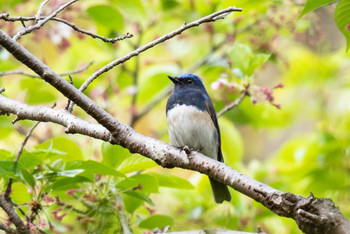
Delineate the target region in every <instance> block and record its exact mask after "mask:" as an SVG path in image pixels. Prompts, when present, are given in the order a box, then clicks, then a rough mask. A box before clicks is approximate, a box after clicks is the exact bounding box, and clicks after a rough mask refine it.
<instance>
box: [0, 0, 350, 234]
mask: <svg viewBox="0 0 350 234" xmlns="http://www.w3.org/2000/svg"><path fill="white" fill-rule="evenodd" d="M40 3H41V1H39V0H29V1H23V0H16V1H12V0H11V1H9V0H2V1H1V2H0V9H1V11H2V12H8V13H10V16H13V17H14V16H34V15H35V14H36V12H37V10H38V8H39V5H40ZM62 3H63V1H58V0H57V1H55V0H53V1H49V2H48V3H47V5H46V6H45V7H44V9H43V14H44V15H48V14H49V13H50V12H52V11H53V10H54V9H56V8H57V6H59V5H60V4H62ZM230 5H235V6H237V7H240V8H243V11H242V12H236V13H232V14H230V15H228V16H227V17H226V18H225V19H223V20H218V21H216V22H214V23H210V24H205V25H201V26H200V27H196V28H192V29H189V30H187V31H185V32H184V33H183V34H181V35H180V36H177V37H175V38H173V39H171V40H169V41H167V42H165V43H162V44H160V45H158V46H156V47H154V48H151V49H149V50H148V51H146V52H144V53H142V54H141V55H139V56H138V57H135V58H132V59H131V60H129V61H127V62H126V63H124V64H123V65H119V66H118V67H116V68H114V69H112V70H111V71H109V72H108V73H105V74H103V75H102V76H101V77H100V78H98V79H97V80H96V81H94V82H93V83H92V84H91V85H90V86H89V88H88V89H87V90H86V91H85V93H86V94H87V95H88V96H89V97H90V98H92V99H93V100H95V101H96V102H97V103H98V104H99V105H100V106H101V107H103V108H104V109H106V110H107V111H108V112H110V113H111V114H113V116H115V117H116V118H117V119H118V120H119V121H121V122H123V123H125V124H130V123H131V124H132V126H133V127H134V128H135V129H136V130H137V131H138V132H140V133H142V134H144V135H146V136H150V137H154V138H157V139H160V140H162V141H165V142H169V140H168V135H167V126H166V116H165V105H166V99H167V96H164V95H163V93H166V92H167V90H169V87H171V82H170V81H169V80H168V79H167V77H166V76H167V75H179V74H182V73H185V72H189V71H191V72H193V73H195V74H198V75H199V76H200V77H202V79H203V82H204V84H205V86H206V88H207V91H208V93H209V95H210V96H211V97H212V100H213V102H214V105H215V108H216V110H217V112H218V111H219V110H221V109H222V108H223V107H224V106H225V105H227V104H229V103H231V102H232V101H234V100H235V99H236V98H237V97H239V96H240V95H241V94H240V92H241V91H242V90H243V89H244V86H245V85H247V84H249V92H250V94H251V96H250V97H246V98H245V99H244V100H243V102H242V103H241V104H240V105H239V106H238V107H236V108H234V109H233V110H231V111H229V112H227V113H225V114H224V115H223V116H221V117H220V118H219V125H220V128H221V135H222V136H221V138H222V150H223V153H224V158H225V162H226V163H227V164H228V165H229V166H231V167H233V168H235V169H237V170H238V171H240V172H242V173H243V174H245V175H247V176H250V177H252V178H254V179H256V180H258V181H261V182H263V183H266V184H268V185H270V186H272V187H274V188H276V189H279V190H282V191H284V192H291V193H295V194H300V195H303V196H308V195H309V194H310V192H313V193H314V195H315V196H316V197H330V198H332V199H333V201H334V202H335V204H336V205H337V206H339V208H340V210H341V212H342V213H343V214H344V215H345V217H347V218H349V217H350V187H349V186H350V179H349V176H350V118H349V114H350V92H349V91H350V58H349V54H347V53H346V41H345V37H344V36H343V35H342V34H341V32H340V31H339V29H338V28H337V26H336V24H335V22H334V20H333V12H334V9H335V7H336V4H330V5H327V6H324V7H321V8H319V9H317V10H315V11H313V12H311V13H308V14H306V15H304V16H303V17H301V18H300V19H298V16H299V15H300V13H301V11H302V9H303V6H304V1H292V0H285V1H283V0H280V1H279V0H269V1H262V0H254V1H248V0H241V1H225V0H222V1H220V0H205V1H203V0H201V1H200V0H191V1H186V0H146V1H141V0H128V1H121V0H104V1H98V0H89V1H79V2H78V3H76V4H74V5H72V6H71V7H69V8H68V9H66V10H65V11H63V12H62V13H60V14H59V17H61V18H63V19H66V20H68V21H71V22H73V23H74V24H76V25H77V26H79V27H80V28H83V29H85V30H88V31H91V32H95V33H97V34H99V35H102V36H105V37H116V36H121V35H124V34H125V33H126V32H130V33H132V34H133V35H134V37H133V38H131V39H126V40H124V41H120V42H117V43H115V44H108V43H105V42H102V41H101V40H98V39H93V38H91V37H88V36H86V35H83V34H81V33H78V32H75V31H73V30H72V29H71V28H69V27H67V26H66V25H64V24H60V23H57V22H49V23H47V24H46V25H45V26H44V27H43V28H41V29H40V30H37V31H35V32H33V33H31V34H29V35H26V36H23V38H21V39H20V40H19V42H20V44H21V45H23V46H24V47H26V48H27V49H28V50H29V51H30V52H31V53H33V54H34V55H35V56H37V57H38V58H39V59H41V60H42V61H44V62H45V63H46V64H47V65H48V66H50V67H51V68H52V69H53V70H54V71H56V72H57V73H63V72H67V71H71V70H74V69H77V68H81V67H84V66H85V65H87V64H88V63H90V62H91V61H94V63H93V64H92V65H91V66H89V67H88V69H86V70H84V71H83V72H81V73H79V74H74V75H72V78H73V81H74V83H73V84H74V85H75V86H76V87H77V88H78V87H80V85H81V84H82V83H83V82H84V81H85V80H86V79H87V78H88V77H89V76H90V75H91V74H92V73H93V72H94V71H96V70H97V69H99V68H100V67H102V66H104V65H106V64H107V63H108V62H110V61H112V60H114V59H116V58H118V57H120V56H123V55H125V54H127V53H128V52H130V51H132V50H134V49H135V48H137V47H139V46H141V45H144V44H146V43H147V42H149V41H152V40H153V39H155V38H157V37H159V36H161V35H163V34H165V33H168V32H170V31H172V30H174V29H176V28H178V27H180V26H181V25H182V24H183V22H191V21H193V20H196V19H198V18H200V17H203V16H205V15H207V14H210V13H213V12H215V11H218V10H221V9H224V8H226V7H228V6H230ZM25 24H27V25H30V24H31V23H30V22H26V23H25ZM20 27H21V23H20V22H16V23H9V22H5V21H0V28H1V30H4V31H6V32H7V33H8V34H10V35H14V34H15V32H16V31H17V30H19V28H20ZM9 70H22V71H24V72H28V73H30V71H29V70H28V69H27V68H26V67H25V66H24V65H22V64H20V63H19V62H17V61H16V60H15V59H14V58H13V57H12V56H10V55H9V53H8V52H7V51H5V50H4V49H1V50H0V71H9ZM65 78H66V79H67V80H69V78H68V77H65ZM0 86H1V87H5V88H6V92H5V93H4V95H5V96H7V97H9V98H12V99H16V100H19V101H22V102H25V103H27V104H29V105H48V106H51V105H52V104H53V103H57V107H56V109H61V108H64V107H65V106H66V104H67V100H66V98H64V97H63V96H62V95H61V94H59V93H58V92H56V91H55V89H54V88H52V87H50V85H48V84H47V83H45V82H43V81H42V80H40V79H39V78H31V77H27V76H23V75H11V76H2V77H1V78H0ZM276 86H278V87H279V88H278V87H277V88H274V87H276ZM162 95H163V96H164V97H163V98H162V99H161V101H159V102H157V104H156V105H155V106H154V107H153V108H152V109H151V110H150V111H149V112H147V114H145V115H143V116H142V117H141V118H139V119H137V121H132V122H131V119H132V118H133V116H135V115H136V114H139V113H141V112H142V111H143V110H144V109H145V108H146V107H147V106H148V105H149V104H150V103H152V102H153V101H154V100H157V99H158V98H159V97H162ZM272 98H273V99H272ZM73 114H74V115H76V116H78V117H81V118H84V119H87V120H90V121H92V119H91V117H88V116H87V115H86V114H85V113H84V112H83V111H82V110H81V109H79V108H78V107H75V109H74V111H73ZM13 119H14V116H13V115H11V116H0V127H1V130H0V131H1V134H0V160H2V164H1V165H5V164H6V163H5V162H8V163H9V162H10V161H11V160H13V158H14V157H15V155H16V154H17V151H18V150H19V148H20V145H21V141H22V139H24V135H25V133H26V132H27V131H28V129H29V128H30V127H31V126H32V124H33V123H32V122H31V121H28V120H24V121H19V122H17V123H16V124H15V125H12V124H11V121H12V120H13ZM90 160H94V161H97V162H94V161H90ZM20 163H21V165H22V166H23V168H25V169H26V170H27V172H28V171H29V172H30V173H29V174H30V175H27V174H26V173H25V172H23V171H22V172H21V171H20V172H18V173H19V174H20V175H21V176H18V175H17V174H16V173H15V174H14V173H12V174H11V173H10V172H9V171H7V170H6V168H5V169H4V167H5V166H0V168H2V170H0V185H1V188H2V189H4V188H5V186H6V183H7V180H8V178H9V177H12V178H15V179H16V182H15V183H14V185H13V193H12V198H13V200H14V201H15V202H17V203H18V204H22V205H21V206H22V207H23V209H24V210H25V211H26V212H27V213H28V214H30V212H31V211H30V201H34V200H35V201H38V202H41V203H42V204H43V209H42V210H41V211H40V214H39V216H40V217H38V218H37V219H36V220H35V222H37V225H39V226H40V227H41V228H42V229H43V230H46V231H48V232H50V230H51V231H52V232H70V233H82V232H97V233H113V232H114V233H118V232H119V231H120V230H121V229H120V225H119V222H116V220H119V219H120V210H122V211H124V208H125V212H124V213H125V214H126V215H127V217H128V223H129V225H130V227H131V228H132V230H133V232H135V233H142V232H144V231H146V230H152V229H154V228H155V227H160V228H161V227H164V226H166V225H170V227H171V228H170V230H171V231H183V230H191V229H199V228H216V227H222V228H227V229H233V230H242V231H249V232H254V231H256V229H257V227H258V226H260V227H261V228H262V230H263V231H265V232H267V233H301V232H300V231H299V229H298V227H297V225H296V224H295V222H294V221H293V220H291V219H287V218H282V217H279V216H277V215H275V214H274V213H272V212H270V211H269V210H267V209H266V208H264V207H263V206H262V205H260V204H258V203H256V202H255V201H253V200H252V199H250V198H247V197H245V196H244V195H242V194H240V193H238V192H236V191H234V190H231V194H232V198H233V199H232V201H231V202H230V203H224V204H222V205H217V204H215V202H214V200H213V198H212V194H211V190H210V186H209V183H208V179H207V177H206V176H203V175H201V174H199V173H196V172H192V171H186V170H183V169H178V168H175V169H163V168H160V167H159V166H157V165H156V164H155V163H154V162H152V161H150V160H148V159H146V158H144V157H142V156H139V155H132V154H130V153H129V152H128V151H127V150H125V149H122V148H121V147H119V146H111V145H109V144H108V143H102V142H101V141H100V140H95V139H92V138H89V137H86V136H81V135H66V134H65V133H64V128H62V127H61V126H58V125H55V124H51V123H42V124H40V125H39V127H38V128H37V129H36V130H35V131H34V133H33V136H32V137H31V139H30V141H29V144H28V145H27V146H26V150H25V151H24V153H23V154H22V156H21V160H20ZM6 165H7V164H6ZM38 165H39V166H38ZM114 169H117V171H118V172H120V173H123V174H118V172H116V171H115V170H114ZM81 170H83V171H81ZM96 174H98V175H100V176H96ZM23 175H24V176H23ZM26 176H27V177H26ZM123 176H126V177H123ZM29 177H30V178H29ZM33 179H34V181H33ZM135 188H136V189H135ZM70 189H74V190H70ZM2 191H3V190H2ZM67 191H70V192H72V191H73V193H74V195H73V196H72V193H69V192H68V193H67ZM55 196H58V197H59V199H60V200H61V201H63V202H64V203H65V204H70V205H73V206H74V207H76V208H77V209H81V210H83V211H84V212H85V213H77V212H75V211H74V210H72V209H71V208H69V207H67V206H62V205H61V206H60V205H58V204H56V203H55V202H49V201H47V200H45V198H47V197H51V198H53V197H55ZM86 203H88V204H86ZM59 207H63V210H58V211H59V212H60V213H59V214H65V215H64V216H63V217H62V218H61V219H60V218H59V217H57V213H55V211H57V209H58V208H59ZM55 214H56V216H55ZM1 219H2V220H5V219H6V215H5V214H4V213H1ZM77 220H78V221H79V222H78V223H79V224H77V222H76V221H77ZM39 221H40V222H42V223H41V224H39Z"/></svg>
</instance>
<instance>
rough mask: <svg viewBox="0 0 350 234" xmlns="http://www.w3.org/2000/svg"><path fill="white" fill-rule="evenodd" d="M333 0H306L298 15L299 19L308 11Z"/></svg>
mask: <svg viewBox="0 0 350 234" xmlns="http://www.w3.org/2000/svg"><path fill="white" fill-rule="evenodd" d="M334 1H335V0H307V1H306V3H305V5H304V8H303V11H302V12H301V13H300V15H299V17H298V18H299V19H300V18H301V17H303V16H304V15H306V14H307V13H309V12H310V11H313V10H316V9H317V8H320V7H321V6H324V5H327V4H329V3H331V2H334Z"/></svg>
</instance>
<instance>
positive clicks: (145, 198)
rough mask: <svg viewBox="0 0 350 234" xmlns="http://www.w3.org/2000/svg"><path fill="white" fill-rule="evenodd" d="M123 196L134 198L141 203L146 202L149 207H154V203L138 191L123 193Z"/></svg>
mask: <svg viewBox="0 0 350 234" xmlns="http://www.w3.org/2000/svg"><path fill="white" fill-rule="evenodd" d="M124 194H127V195H129V196H132V197H134V198H137V199H140V200H143V201H145V202H147V203H148V204H150V205H151V206H154V203H153V201H152V200H151V198H149V197H148V196H147V195H145V194H143V193H141V192H139V191H135V190H132V191H126V192H124Z"/></svg>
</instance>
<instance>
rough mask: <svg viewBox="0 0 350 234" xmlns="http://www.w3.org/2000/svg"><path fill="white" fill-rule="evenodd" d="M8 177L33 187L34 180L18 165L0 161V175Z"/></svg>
mask: <svg viewBox="0 0 350 234" xmlns="http://www.w3.org/2000/svg"><path fill="white" fill-rule="evenodd" d="M1 174H3V175H4V176H9V177H11V178H15V179H16V180H20V181H22V182H25V183H27V184H28V185H30V186H31V187H34V186H35V179H34V177H33V175H32V174H30V173H29V172H28V171H27V170H26V169H25V168H24V167H23V166H22V164H20V163H15V162H13V161H7V160H2V161H0V175H1Z"/></svg>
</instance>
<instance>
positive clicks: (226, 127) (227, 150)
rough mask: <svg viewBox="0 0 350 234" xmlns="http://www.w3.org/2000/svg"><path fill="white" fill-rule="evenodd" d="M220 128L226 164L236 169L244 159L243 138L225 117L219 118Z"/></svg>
mask: <svg viewBox="0 0 350 234" xmlns="http://www.w3.org/2000/svg"><path fill="white" fill-rule="evenodd" d="M219 126H220V131H221V150H222V153H223V155H224V162H225V163H226V164H227V165H229V166H230V167H235V166H236V165H237V162H240V161H241V159H242V157H243V149H244V147H243V140H242V136H241V134H240V132H239V131H238V130H237V128H236V127H235V126H234V125H233V123H232V122H231V121H229V120H228V119H226V118H224V117H221V118H219Z"/></svg>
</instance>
